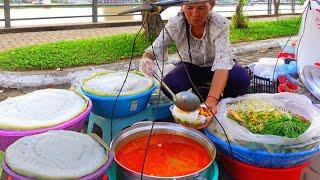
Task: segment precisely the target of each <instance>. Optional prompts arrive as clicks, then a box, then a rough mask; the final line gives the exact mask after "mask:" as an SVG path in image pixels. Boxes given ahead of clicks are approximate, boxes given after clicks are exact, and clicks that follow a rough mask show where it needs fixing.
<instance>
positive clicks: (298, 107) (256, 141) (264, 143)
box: [209, 93, 320, 153]
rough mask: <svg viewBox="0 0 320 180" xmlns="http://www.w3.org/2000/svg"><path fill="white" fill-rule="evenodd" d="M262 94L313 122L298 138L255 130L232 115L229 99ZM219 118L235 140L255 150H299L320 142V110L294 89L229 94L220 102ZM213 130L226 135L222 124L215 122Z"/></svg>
mask: <svg viewBox="0 0 320 180" xmlns="http://www.w3.org/2000/svg"><path fill="white" fill-rule="evenodd" d="M252 98H258V99H263V100H266V101H268V102H270V103H272V104H273V105H274V106H276V107H278V108H280V109H284V110H286V111H290V112H293V113H294V114H297V115H300V116H302V117H304V118H306V119H307V120H309V121H310V122H311V124H310V126H309V128H308V129H307V130H306V131H305V132H304V133H303V134H301V135H300V136H299V137H297V138H287V137H280V136H275V135H261V134H254V133H252V132H251V131H249V130H248V129H247V128H245V127H243V126H241V125H240V124H238V122H236V121H234V120H232V119H229V118H228V117H227V114H228V107H227V104H228V103H232V102H237V101H240V100H244V99H252ZM217 108H218V113H217V114H216V117H217V119H218V120H219V122H220V123H221V125H222V126H223V128H224V130H225V131H226V133H227V135H228V137H229V140H230V141H231V142H232V143H235V144H238V145H241V146H244V147H247V148H249V149H251V150H265V151H268V152H286V153H287V152H297V151H305V150H309V149H312V148H315V147H318V146H319V142H320V113H319V110H318V109H317V108H316V107H315V106H314V105H313V104H312V103H311V101H310V100H309V99H308V98H307V97H306V96H304V95H299V94H294V93H278V94H248V95H244V96H241V97H237V98H226V99H223V100H221V102H219V104H218V106H217ZM209 130H210V131H211V133H213V134H215V135H217V136H219V137H220V138H222V139H226V138H225V135H224V133H223V131H222V128H221V126H219V125H218V124H217V123H216V124H214V123H212V124H211V126H210V127H209Z"/></svg>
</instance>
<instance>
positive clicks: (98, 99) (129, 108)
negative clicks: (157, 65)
mask: <svg viewBox="0 0 320 180" xmlns="http://www.w3.org/2000/svg"><path fill="white" fill-rule="evenodd" d="M78 89H79V91H80V92H81V93H82V94H84V95H86V96H87V97H88V98H89V99H91V101H92V103H93V109H92V112H93V113H94V114H96V115H98V116H101V117H106V118H111V117H113V118H117V117H127V116H132V115H134V114H137V113H139V112H141V111H142V110H144V109H145V108H146V107H147V105H148V101H149V99H150V96H151V93H152V91H154V90H155V89H156V86H155V85H154V86H153V87H151V88H150V89H148V90H147V91H145V92H143V93H139V94H135V95H129V96H119V97H118V98H117V97H116V96H97V95H93V94H90V93H88V92H85V91H83V90H82V88H81V87H79V88H78ZM113 109H114V110H113Z"/></svg>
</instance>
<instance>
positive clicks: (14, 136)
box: [0, 99, 92, 151]
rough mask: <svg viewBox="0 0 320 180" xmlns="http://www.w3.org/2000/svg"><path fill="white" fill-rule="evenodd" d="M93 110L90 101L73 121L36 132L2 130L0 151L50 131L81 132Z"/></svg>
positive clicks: (0, 131)
mask: <svg viewBox="0 0 320 180" xmlns="http://www.w3.org/2000/svg"><path fill="white" fill-rule="evenodd" d="M91 109H92V102H91V101H90V100H89V99H88V107H87V108H86V109H85V110H84V111H83V112H82V113H81V114H79V115H78V116H76V117H74V118H73V119H71V120H69V121H67V122H65V123H62V124H59V125H56V126H52V127H48V128H42V129H35V130H25V131H14V130H0V151H5V149H6V148H7V147H8V146H9V145H10V144H12V143H14V142H15V141H16V140H18V139H20V138H22V137H24V136H29V135H33V134H39V133H43V132H46V131H49V130H58V129H64V130H72V131H78V132H80V131H81V129H83V127H84V123H85V122H86V120H87V119H88V117H89V113H90V111H91Z"/></svg>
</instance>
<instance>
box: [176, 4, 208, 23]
mask: <svg viewBox="0 0 320 180" xmlns="http://www.w3.org/2000/svg"><path fill="white" fill-rule="evenodd" d="M212 8H213V6H211V5H210V3H209V2H202V3H194V4H185V5H182V9H183V12H184V14H185V16H186V18H187V20H188V22H189V23H190V24H191V25H192V26H196V27H199V26H204V25H205V23H206V20H207V18H208V16H209V13H210V11H211V9H212Z"/></svg>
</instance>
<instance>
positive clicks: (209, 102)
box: [206, 97, 218, 114]
mask: <svg viewBox="0 0 320 180" xmlns="http://www.w3.org/2000/svg"><path fill="white" fill-rule="evenodd" d="M217 103H218V101H217V100H216V99H214V98H210V97H207V100H206V104H207V105H208V107H209V108H210V110H211V111H212V113H213V114H216V113H217Z"/></svg>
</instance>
